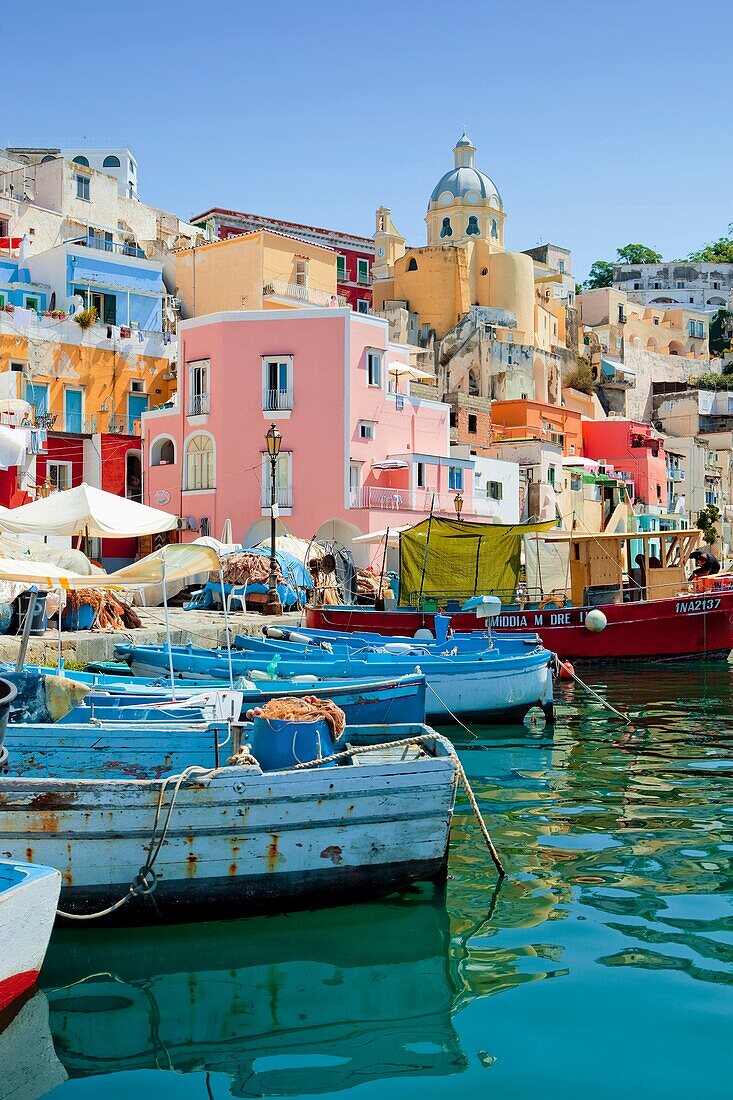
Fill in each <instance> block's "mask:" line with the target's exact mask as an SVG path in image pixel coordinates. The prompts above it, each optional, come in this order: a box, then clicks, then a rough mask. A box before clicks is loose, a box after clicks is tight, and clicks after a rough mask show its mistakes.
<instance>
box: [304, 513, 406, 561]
mask: <svg viewBox="0 0 733 1100" xmlns="http://www.w3.org/2000/svg"><path fill="white" fill-rule="evenodd" d="M392 514H394V513H392ZM397 522H399V521H397ZM395 526H396V524H395ZM361 534H363V531H361V530H360V529H359V528H358V527H357V526H356V524H354V523H348V522H347V521H346V520H344V519H331V520H328V521H327V522H326V523H322V524H321V526H320V527H319V528H318V530H317V531H316V541H317V542H326V541H329V540H333V541H334V542H341V543H343V545H344V546H345V547H346V549H347V550H350V551H351V553H352V554H353V555H354V561H355V562H356V564H357V565H358V566H359V567H360V568H361V567H363V566H365V565H367V564H368V562H369V547H368V546H365V545H364V543H360V542H357V543H355V542H353V539H355V538H356V536H357V535H361Z"/></svg>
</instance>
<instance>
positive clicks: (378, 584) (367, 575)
mask: <svg viewBox="0 0 733 1100" xmlns="http://www.w3.org/2000/svg"><path fill="white" fill-rule="evenodd" d="M356 595H357V599H359V600H362V601H363V602H368V603H373V602H374V601H375V600H383V599H385V598H386V597H387V596H391V595H392V589H391V588H390V585H389V582H388V580H387V578H386V577H385V576H384V575H383V574H382V575H381V578H380V574H379V573H377V571H376V569H374V567H373V566H371V565H368V566H367V567H366V569H357V571H356Z"/></svg>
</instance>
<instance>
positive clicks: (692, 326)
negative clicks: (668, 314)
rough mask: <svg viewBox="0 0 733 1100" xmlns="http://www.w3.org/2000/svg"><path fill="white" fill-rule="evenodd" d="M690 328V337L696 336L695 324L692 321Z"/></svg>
mask: <svg viewBox="0 0 733 1100" xmlns="http://www.w3.org/2000/svg"><path fill="white" fill-rule="evenodd" d="M689 327H690V336H694V335H695V322H694V321H690V322H689Z"/></svg>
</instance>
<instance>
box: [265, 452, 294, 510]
mask: <svg viewBox="0 0 733 1100" xmlns="http://www.w3.org/2000/svg"><path fill="white" fill-rule="evenodd" d="M271 471H272V467H271V465H270V456H269V454H267V452H266V451H264V452H263V453H262V474H261V476H262V494H261V498H260V499H261V503H262V507H263V508H269V507H270V504H271V503H272V473H271ZM275 504H277V506H278V508H292V507H293V455H292V451H280V454H279V455H278V456H277V463H276V465H275Z"/></svg>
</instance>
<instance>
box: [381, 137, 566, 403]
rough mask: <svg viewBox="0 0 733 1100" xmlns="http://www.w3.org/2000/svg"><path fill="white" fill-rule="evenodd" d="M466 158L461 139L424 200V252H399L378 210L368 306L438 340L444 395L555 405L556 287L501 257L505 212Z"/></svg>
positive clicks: (528, 259)
mask: <svg viewBox="0 0 733 1100" xmlns="http://www.w3.org/2000/svg"><path fill="white" fill-rule="evenodd" d="M475 153H476V150H475V147H474V145H473V144H472V142H471V141H470V139H469V138H468V137H467V136H466V134H463V135H462V137H461V139H460V141H459V142H458V144H457V145H456V146H455V148H454V150H453V156H454V166H453V168H452V169H451V170H450V171H448V172H446V173H445V174H444V175H443V176H442V177H441V178H440V179H439V181H438V183H437V184H436V185H435V187H434V188H433V191H432V194H431V195H430V200H429V203H428V210H427V214H426V217H425V221H426V224H427V244H426V245H425V246H424V247H421V248H407V247H406V245H405V241H404V238H403V237H402V236H401V234H400V233H399V232H398V231H397V229H396V228H395V226H394V223H393V222H392V217H391V213H390V211H389V210H388V209H387V208H386V207H380V208H379V210H378V211H377V217H376V229H375V233H374V244H375V261H374V267H373V274H374V284H373V308H374V310H375V311H376V312H384V313H385V314H386V315H387V316H390V317H391V316H392V314H393V313H394V312H395V311H397V310H399V309H405V310H407V311H408V312H409V313H411V314H413V315H416V327H418V328H419V329H421V330H422V332H423V333H429V334H430V336H431V338H433V339H434V340H435V342H436V343H438V342H442V343H441V346H440V348H438V349H436V360H437V361H438V363H439V364H442V365H443V366H444V367H446V370H445V372H444V374H443V377H442V378H439V385H441V384H442V386H443V388H444V390H446V391H458V392H461V391H463V392H466V393H474V394H478V395H480V396H485V397H500V398H520V397H535V398H536V399H537V400H540V401H547V400H550V401H559V399H560V373H561V371H560V362H561V358H562V354H563V353H564V352H565V351H566V346H565V336H566V332H567V328H568V326H567V322H566V317H565V314H566V312H567V306H568V298H567V296H565V297H559V296H558V294H559V291H560V290H561V284H562V282H563V279H562V277H561V276H560V275H557V274H555V273H553V272H551V271H549V270H548V267H547V264H541V263H538V262H536V261H535V259H534V258H533V256H532V255H530V254H528V253H525V252H508V251H506V249H505V248H504V222H505V217H506V214H505V210H504V204H503V201H502V199H501V195H500V193H499V190H498V188H497V186H496V184H495V183H494V182H493V180H491V179H490V178H489V177H488V176H487V175H485V174H484V173H483V172H480V171H479V170H478V169H477V168H476V167H475V164H474V160H475ZM564 251H565V254H566V255H568V254H567V252H566V250H564ZM484 337H488V340H485V339H484ZM489 343H490V344H491V347H490V346H489ZM449 361H450V364H449ZM448 364H449V366H448ZM512 368H514V369H512Z"/></svg>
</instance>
